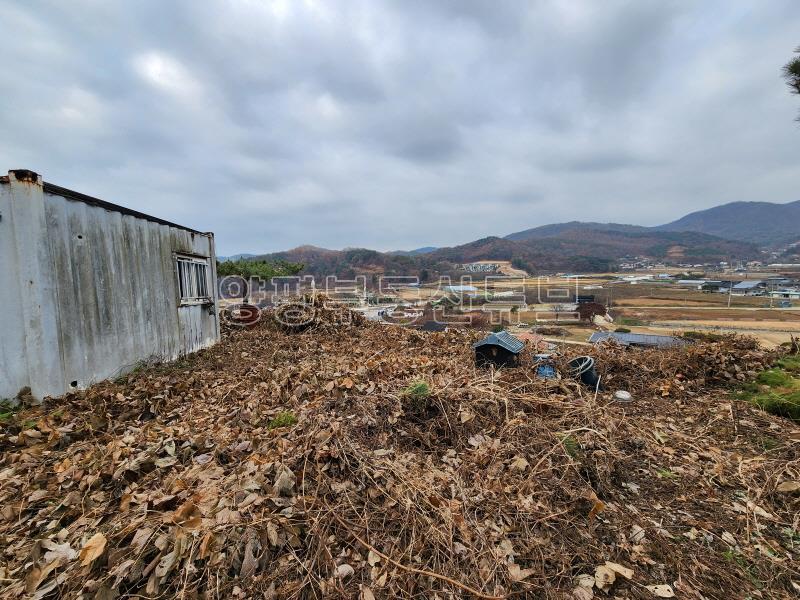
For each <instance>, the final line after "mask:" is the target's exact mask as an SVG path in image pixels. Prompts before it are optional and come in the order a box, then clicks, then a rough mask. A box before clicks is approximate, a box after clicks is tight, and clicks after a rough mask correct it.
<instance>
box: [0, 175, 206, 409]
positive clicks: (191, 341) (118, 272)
mask: <svg viewBox="0 0 800 600" xmlns="http://www.w3.org/2000/svg"><path fill="white" fill-rule="evenodd" d="M31 187H32V188H33V193H32V194H29V195H28V197H26V198H25V199H23V198H22V197H21V196H20V192H26V191H28V190H27V188H31ZM4 188H5V189H4ZM20 202H40V203H41V211H40V213H41V214H40V215H34V216H33V217H31V215H29V214H27V213H28V212H29V211H27V212H26V211H22V210H18V209H19V208H20V206H19V205H20ZM6 205H7V206H8V207H9V209H10V210H9V218H8V219H5V214H4V215H3V219H2V220H0V251H2V252H3V254H2V256H0V276H1V277H2V278H3V280H4V285H3V287H4V288H5V287H6V286H5V281H8V280H11V279H12V275H13V274H16V277H15V278H13V279H14V280H13V281H11V283H12V286H13V287H16V294H14V293H13V292H9V290H8V289H4V292H3V293H2V295H0V300H5V299H6V298H5V297H6V296H7V297H9V303H10V304H9V305H10V306H12V310H14V311H15V312H16V313H17V314H18V315H19V314H20V310H19V305H20V304H22V305H24V303H25V302H27V301H31V302H34V303H38V304H39V306H41V308H42V310H43V311H45V312H52V313H53V319H52V321H53V324H54V326H53V329H54V330H53V331H49V329H50V327H47V326H45V327H42V325H41V323H36V322H35V321H36V319H33V321H34V322H30V321H31V320H30V319H28V321H29V322H26V319H25V318H24V317H23V318H19V319H18V320H17V322H16V323H15V322H14V320H13V319H0V324H2V326H3V329H2V339H0V345H2V354H0V356H2V357H7V356H8V355H10V354H13V353H15V352H17V353H19V352H21V351H23V352H26V353H27V354H28V356H27V357H26V359H27V360H26V361H25V365H22V364H20V362H19V361H16V362H15V361H13V360H12V361H7V360H6V358H3V360H4V364H3V365H2V367H3V368H4V369H5V368H9V372H8V374H7V375H6V376H0V397H4V396H8V397H10V396H12V395H14V394H16V393H17V391H18V390H19V388H20V387H22V386H21V385H20V384H24V385H30V387H31V388H32V389H33V392H34V395H35V396H36V397H39V398H41V397H43V396H46V395H59V394H62V393H64V392H66V391H68V390H70V389H74V388H75V387H79V388H83V387H87V386H88V385H90V384H91V383H93V382H96V381H100V380H103V379H107V378H111V377H115V376H117V375H119V374H121V373H123V372H125V371H128V370H130V369H132V368H134V367H135V366H136V365H137V364H138V363H139V362H141V361H151V360H170V359H174V358H176V357H178V356H180V355H182V354H186V353H189V352H194V351H196V350H198V349H200V348H204V347H207V346H209V345H211V344H213V343H215V342H216V341H217V340H218V339H219V323H218V316H217V311H216V305H215V304H210V305H197V304H195V305H189V306H181V304H180V299H179V292H178V289H177V276H176V266H175V255H176V253H180V254H188V255H194V256H199V257H208V258H209V263H210V272H209V277H210V278H211V281H212V282H213V281H215V278H216V268H215V256H214V244H213V237H212V236H209V235H205V234H199V233H193V232H191V231H188V230H184V229H180V228H177V227H170V226H168V225H164V224H161V223H157V222H153V221H149V220H145V219H142V218H138V217H135V216H131V215H128V214H122V213H121V212H117V211H113V210H107V209H105V208H102V207H98V206H92V205H90V204H87V203H84V202H81V201H76V200H73V199H70V198H65V197H63V196H60V195H56V194H52V193H47V192H44V191H43V190H42V186H41V184H39V185H38V186H37V185H36V184H31V183H27V184H26V183H19V182H14V180H13V177H12V181H11V182H10V183H9V184H0V210H3V207H4V206H6ZM3 212H4V213H5V211H3ZM31 219H32V220H33V221H35V222H34V223H33V224H31V223H29V222H27V221H29V220H31ZM23 220H24V221H26V222H23ZM23 230H24V231H26V235H29V236H30V235H33V236H38V239H36V244H37V245H38V249H39V250H40V251H41V250H44V252H40V253H39V254H40V256H39V260H38V263H39V264H38V267H39V269H40V271H41V275H40V277H39V278H38V280H37V281H34V282H33V283H32V284H30V286H31V287H34V288H37V289H36V290H35V292H36V293H33V294H30V295H29V297H28V299H26V295H27V292H28V290H26V289H25V288H24V285H23V284H24V282H25V277H26V275H25V272H28V271H32V270H33V269H32V267H31V264H30V262H31V261H30V260H28V259H27V258H26V256H25V254H27V253H29V252H30V246H31V245H30V242H31V241H32V240H28V243H27V244H21V245H19V244H17V246H16V248H14V247H13V245H14V244H13V243H12V242H11V241H10V240H11V239H12V237H13V236H12V235H11V234H12V233H13V232H14V231H16V232H19V231H23ZM14 251H16V254H15V253H14ZM7 252H8V254H7ZM21 253H22V254H23V255H22V256H20V254H21ZM14 263H16V264H14ZM6 278H8V279H6ZM212 289H213V286H212ZM14 295H16V300H14V298H13V296H14ZM1 309H2V308H0V310H1ZM20 316H21V315H20ZM6 328H8V329H9V331H8V332H6ZM6 333H9V334H10V335H8V336H7V335H6ZM38 338H43V339H44V340H45V342H44V343H43V344H39V345H38V347H37V345H36V344H31V343H30V342H31V341H35V340H36V339H38ZM22 339H24V340H25V341H24V343H22V348H20V344H21V340H22ZM39 353H44V356H31V354H37V355H38V354H39ZM5 363H9V364H5ZM23 367H24V369H25V371H26V373H25V374H24V375H21V374H20V370H21V369H23ZM43 368H44V369H48V370H51V373H50V374H49V375H47V376H44V375H41V374H40V373H38V372H37V370H38V369H43ZM52 369H55V370H56V374H55V376H53V374H52ZM26 379H27V382H26Z"/></svg>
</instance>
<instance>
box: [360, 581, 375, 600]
mask: <svg viewBox="0 0 800 600" xmlns="http://www.w3.org/2000/svg"><path fill="white" fill-rule="evenodd" d="M361 600H375V594H373V593H372V590H371V589H369V588H368V587H367V586H366V585H363V584H362V585H361Z"/></svg>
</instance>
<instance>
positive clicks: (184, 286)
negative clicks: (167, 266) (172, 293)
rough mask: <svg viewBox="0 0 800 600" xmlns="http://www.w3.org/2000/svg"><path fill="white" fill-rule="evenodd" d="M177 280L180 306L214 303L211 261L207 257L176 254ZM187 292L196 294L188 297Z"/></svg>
mask: <svg viewBox="0 0 800 600" xmlns="http://www.w3.org/2000/svg"><path fill="white" fill-rule="evenodd" d="M182 265H186V266H185V267H183V266H182ZM175 279H176V281H175V283H176V290H177V292H178V294H177V295H178V306H198V305H201V306H202V305H206V304H213V303H214V298H213V296H212V295H211V289H212V288H211V281H210V280H211V261H210V260H209V259H208V258H207V257H201V256H192V255H189V254H175ZM186 292H195V293H194V294H192V295H188V294H186Z"/></svg>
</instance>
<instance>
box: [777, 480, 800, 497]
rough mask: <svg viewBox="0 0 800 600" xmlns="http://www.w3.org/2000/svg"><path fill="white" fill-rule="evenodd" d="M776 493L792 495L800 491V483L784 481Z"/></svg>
mask: <svg viewBox="0 0 800 600" xmlns="http://www.w3.org/2000/svg"><path fill="white" fill-rule="evenodd" d="M775 491H776V492H780V493H781V494H792V493H794V492H797V491H800V481H783V482H781V483H779V484H778V487H776V488H775Z"/></svg>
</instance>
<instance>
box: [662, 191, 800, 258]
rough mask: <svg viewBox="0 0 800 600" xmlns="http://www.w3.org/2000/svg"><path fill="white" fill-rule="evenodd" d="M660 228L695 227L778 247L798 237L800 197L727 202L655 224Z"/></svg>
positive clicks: (684, 228) (698, 229)
mask: <svg viewBox="0 0 800 600" xmlns="http://www.w3.org/2000/svg"><path fill="white" fill-rule="evenodd" d="M656 229H659V230H661V231H699V232H702V233H709V234H711V235H716V236H719V237H721V238H726V239H729V240H740V241H743V242H753V243H754V244H758V245H759V246H764V247H770V248H775V247H781V246H786V245H788V244H792V243H795V242H798V241H800V200H797V201H795V202H789V203H788V204H773V203H771V202H731V203H730V204H723V205H722V206H715V207H714V208H709V209H707V210H699V211H697V212H693V213H690V214H688V215H686V216H685V217H683V218H681V219H678V220H677V221H673V222H672V223H667V224H666V225H661V226H659V227H656Z"/></svg>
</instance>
